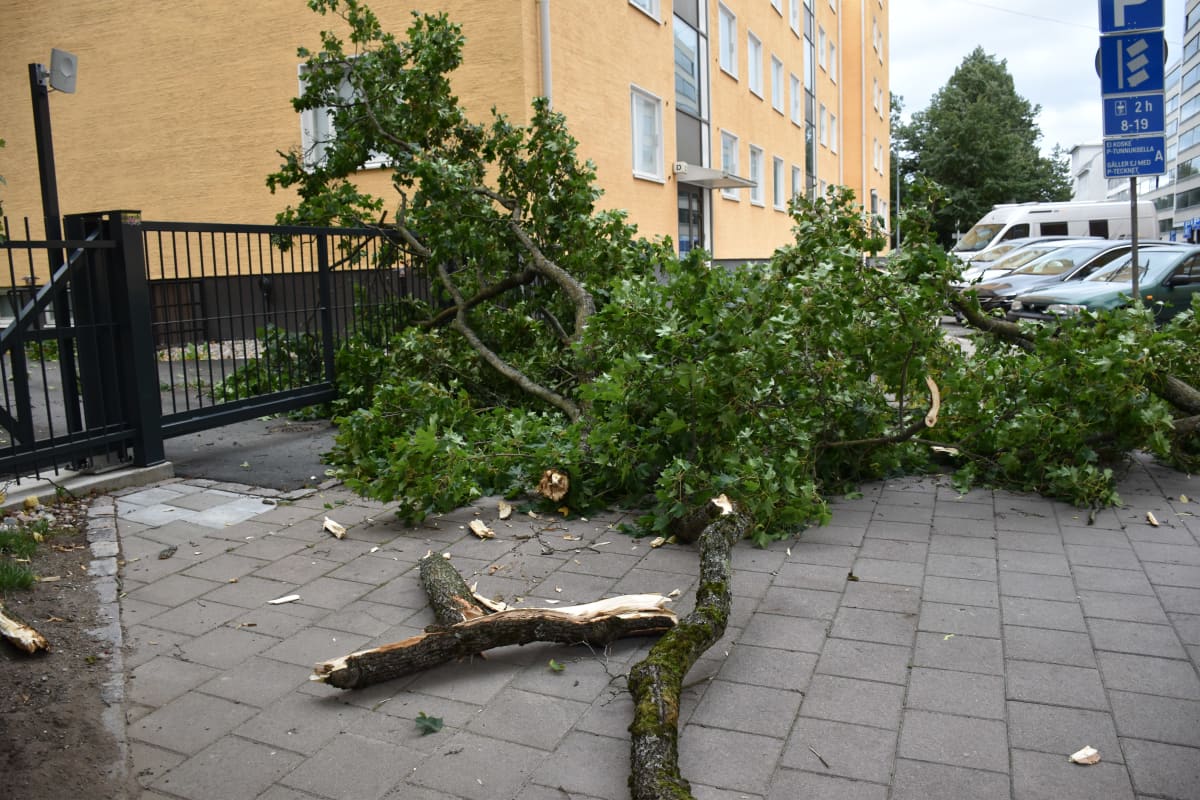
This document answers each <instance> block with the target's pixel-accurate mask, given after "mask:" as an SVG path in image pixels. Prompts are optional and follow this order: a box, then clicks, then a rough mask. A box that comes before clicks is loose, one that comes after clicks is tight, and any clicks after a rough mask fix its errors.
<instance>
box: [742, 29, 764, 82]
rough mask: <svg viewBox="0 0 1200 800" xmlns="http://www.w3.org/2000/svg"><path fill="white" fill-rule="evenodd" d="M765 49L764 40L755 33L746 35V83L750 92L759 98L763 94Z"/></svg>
mask: <svg viewBox="0 0 1200 800" xmlns="http://www.w3.org/2000/svg"><path fill="white" fill-rule="evenodd" d="M762 65H763V49H762V40H760V39H759V38H758V37H757V36H755V35H754V34H753V33H747V34H746V81H747V82H748V83H749V85H750V91H752V92H754V93H755V94H756V95H758V96H759V97H762V94H763V72H762Z"/></svg>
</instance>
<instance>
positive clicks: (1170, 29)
mask: <svg viewBox="0 0 1200 800" xmlns="http://www.w3.org/2000/svg"><path fill="white" fill-rule="evenodd" d="M1111 1H1112V0H1105V2H1111ZM1183 6H1184V0H1166V23H1167V24H1166V36H1167V51H1168V56H1167V61H1168V63H1174V62H1175V61H1176V60H1178V58H1179V55H1180V54H1181V53H1182V52H1183V43H1182V36H1183V34H1182V30H1183V15H1184V10H1183ZM889 7H890V13H891V16H890V19H889V25H890V43H891V70H890V78H891V90H892V93H893V94H896V95H900V96H901V97H903V99H904V116H905V118H906V119H907V117H908V115H909V114H911V113H912V112H914V111H921V110H924V109H926V108H928V107H929V101H930V99H931V98H932V96H933V94H934V93H935V92H936V91H937V90H938V89H940V88H942V87H943V86H944V85H945V84H946V81H948V80H949V79H950V76H951V75H952V74H953V73H954V70H955V69H956V68H957V67H958V65H959V64H961V63H962V61H963V59H964V58H966V56H967V55H968V54H969V53H970V52H971V51H972V50H974V49H975V47H976V46H980V47H982V48H983V50H984V52H986V53H988V54H989V55H992V56H995V57H996V58H997V59H1002V60H1004V61H1007V62H1008V72H1009V74H1010V75H1012V76H1013V82H1014V83H1015V84H1016V90H1017V93H1018V94H1020V95H1021V96H1022V97H1024V98H1025V99H1026V100H1029V101H1030V102H1031V103H1034V104H1036V105H1040V106H1041V107H1042V110H1041V114H1040V115H1039V116H1038V118H1037V124H1038V127H1039V128H1040V129H1041V131H1042V140H1041V146H1042V151H1043V152H1046V153H1048V152H1049V151H1050V149H1051V148H1052V147H1053V146H1054V145H1055V144H1061V145H1063V147H1065V148H1067V149H1070V148H1071V147H1072V146H1074V145H1076V144H1089V143H1097V144H1098V143H1099V142H1100V141H1101V139H1102V131H1101V126H1102V119H1101V117H1102V111H1101V105H1100V79H1099V78H1097V77H1096V70H1095V66H1094V60H1095V56H1096V49H1097V47H1098V43H1099V38H1100V34H1099V30H1100V21H1099V3H1098V0H892V2H891V3H889Z"/></svg>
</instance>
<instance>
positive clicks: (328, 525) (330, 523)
mask: <svg viewBox="0 0 1200 800" xmlns="http://www.w3.org/2000/svg"><path fill="white" fill-rule="evenodd" d="M322 527H323V528H324V529H325V531H327V532H328V533H331V534H333V535H334V537H335V538H338V539H342V538H344V537H345V536H346V526H345V525H343V524H341V523H340V522H337V521H336V520H332V519H330V518H329V517H326V518H325V524H324V525H323V526H322Z"/></svg>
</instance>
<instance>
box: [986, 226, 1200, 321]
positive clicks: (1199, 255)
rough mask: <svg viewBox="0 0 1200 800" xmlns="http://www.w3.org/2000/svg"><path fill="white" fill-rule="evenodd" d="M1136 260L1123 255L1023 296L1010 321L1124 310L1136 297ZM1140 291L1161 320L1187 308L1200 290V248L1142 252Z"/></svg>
mask: <svg viewBox="0 0 1200 800" xmlns="http://www.w3.org/2000/svg"><path fill="white" fill-rule="evenodd" d="M1131 263H1132V262H1131V259H1130V258H1129V257H1126V258H1123V259H1121V260H1120V261H1117V262H1114V263H1113V264H1111V265H1110V266H1108V267H1106V268H1105V269H1102V270H1100V271H1099V272H1095V273H1093V274H1091V275H1089V276H1088V277H1086V278H1084V279H1083V280H1081V281H1069V282H1066V283H1061V284H1058V285H1056V286H1055V287H1054V288H1053V289H1050V288H1048V287H1043V288H1039V289H1034V290H1031V291H1030V292H1029V293H1028V294H1023V295H1018V296H1017V297H1016V298H1015V299H1014V300H1013V304H1012V310H1011V311H1010V312H1009V313H1008V318H1009V319H1010V320H1019V319H1040V320H1052V319H1054V318H1056V317H1062V316H1069V315H1071V314H1078V313H1080V312H1081V311H1101V310H1104V309H1114V308H1121V307H1123V306H1127V305H1129V304H1130V303H1131V302H1132V301H1131V299H1130V295H1131V294H1132V292H1133V283H1132V277H1133V270H1132V268H1131ZM1138 292H1139V294H1141V296H1142V298H1143V299H1144V300H1145V302H1146V305H1147V306H1150V307H1151V308H1153V309H1154V312H1155V316H1156V317H1157V318H1158V320H1159V321H1160V322H1165V321H1166V320H1168V319H1170V318H1171V317H1173V316H1175V315H1176V314H1179V313H1181V312H1183V311H1186V310H1188V309H1189V308H1190V307H1191V304H1192V295H1194V294H1200V246H1196V245H1183V244H1178V245H1169V244H1160V245H1157V246H1155V247H1154V248H1147V249H1145V250H1142V251H1140V252H1139V253H1138Z"/></svg>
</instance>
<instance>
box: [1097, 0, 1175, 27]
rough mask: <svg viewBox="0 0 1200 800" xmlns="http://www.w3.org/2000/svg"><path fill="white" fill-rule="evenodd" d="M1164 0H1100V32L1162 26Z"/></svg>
mask: <svg viewBox="0 0 1200 800" xmlns="http://www.w3.org/2000/svg"><path fill="white" fill-rule="evenodd" d="M1163 5H1164V3H1163V0H1100V32H1101V33H1125V32H1127V31H1144V30H1150V29H1152V28H1161V27H1162V26H1163V23H1164V22H1165V21H1166V14H1165V12H1164V9H1163Z"/></svg>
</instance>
